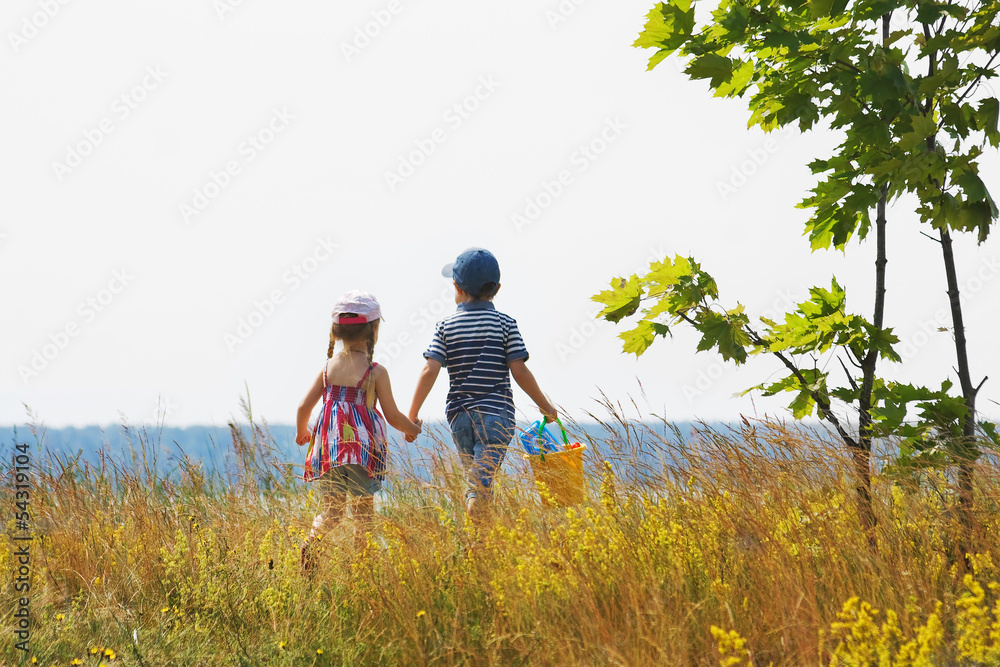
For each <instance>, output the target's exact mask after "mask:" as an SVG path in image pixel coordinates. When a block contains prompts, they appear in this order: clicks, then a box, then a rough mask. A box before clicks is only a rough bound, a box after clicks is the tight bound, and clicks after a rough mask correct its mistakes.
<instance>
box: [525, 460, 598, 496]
mask: <svg viewBox="0 0 1000 667" xmlns="http://www.w3.org/2000/svg"><path fill="white" fill-rule="evenodd" d="M586 449H587V445H580V446H579V447H576V448H574V449H565V450H563V451H561V452H549V453H548V454H546V455H545V459H544V460H543V459H542V457H541V455H538V454H536V455H529V454H524V458H526V459H527V460H528V463H530V464H531V472H532V473H533V474H534V475H535V482H536V483H538V482H541V483H543V484H545V486H546V487H547V488H548V491H549V493H548V494H545V493H542V494H541V496H542V504H543V505H545V506H546V507H569V506H570V505H579V504H580V503H582V502H583V499H584V498H585V497H586V495H587V487H586V482H585V481H584V479H583V452H584V451H586Z"/></svg>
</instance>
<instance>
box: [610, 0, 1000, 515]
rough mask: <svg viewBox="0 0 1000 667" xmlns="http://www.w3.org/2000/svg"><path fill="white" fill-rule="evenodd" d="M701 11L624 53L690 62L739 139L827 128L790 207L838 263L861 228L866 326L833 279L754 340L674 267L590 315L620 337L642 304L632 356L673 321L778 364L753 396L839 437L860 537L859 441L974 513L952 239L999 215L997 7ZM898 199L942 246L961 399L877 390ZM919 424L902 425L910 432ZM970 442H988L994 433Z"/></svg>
mask: <svg viewBox="0 0 1000 667" xmlns="http://www.w3.org/2000/svg"><path fill="white" fill-rule="evenodd" d="M696 9H697V7H696V4H695V2H693V1H692V0H671V2H666V3H658V4H657V5H656V6H655V7H654V8H653V10H652V11H650V13H649V15H648V17H647V22H646V25H645V29H644V30H643V31H642V33H640V35H639V38H638V39H637V40H636V42H635V46H637V47H644V48H655V49H656V52H655V53H654V54H653V56H652V57H651V58H650V61H649V68H650V69H652V68H653V67H655V66H656V65H657V64H658V63H660V62H661V61H662V60H663V59H664V58H666V57H668V56H670V55H672V54H678V55H679V56H682V57H688V58H689V61H688V63H687V69H686V70H685V71H686V73H687V74H688V76H689V77H690V78H691V79H705V80H707V81H708V83H709V86H710V87H711V89H712V90H713V91H714V94H715V95H716V96H722V97H746V98H748V106H749V111H750V120H749V123H748V126H749V127H753V126H758V127H760V128H762V129H763V130H764V131H770V130H772V129H774V128H777V127H782V126H785V125H789V124H795V125H797V126H798V128H799V129H800V130H802V131H807V130H809V129H811V128H813V127H815V126H817V125H818V124H823V125H826V126H828V127H830V128H832V129H834V130H836V131H839V132H840V133H842V136H843V142H842V143H841V144H840V145H839V146H838V147H837V149H836V150H835V152H834V154H833V155H831V156H829V157H828V158H826V159H817V160H815V161H814V162H812V163H811V164H810V165H809V166H810V168H811V170H812V172H813V173H814V174H816V175H818V176H819V180H818V183H817V184H816V187H815V188H813V190H812V194H811V195H810V196H808V197H806V198H805V199H804V200H803V201H802V203H801V204H800V207H802V208H805V209H808V210H809V211H810V217H809V219H808V221H807V222H806V231H807V232H808V235H809V239H810V243H811V247H812V249H813V250H814V251H815V250H819V249H829V248H835V249H838V250H845V248H846V246H847V244H848V242H849V241H850V240H851V239H852V238H858V239H860V240H864V239H866V238H867V237H868V235H869V233H870V232H871V231H872V228H873V226H874V231H875V237H876V238H875V241H876V248H877V253H876V255H877V258H876V263H875V277H874V292H875V303H874V308H873V312H872V317H871V320H870V321H869V320H866V319H865V318H862V317H861V316H859V315H852V314H849V313H848V311H847V308H846V294H845V292H844V290H843V289H842V288H841V287H840V285H839V284H838V283H837V281H836V279H834V280H832V282H831V285H830V287H829V288H819V287H814V288H812V289H811V290H810V299H809V300H808V301H806V302H804V303H802V304H799V305H798V307H797V308H796V310H795V311H794V312H791V313H788V314H787V315H786V316H785V319H784V321H783V322H775V321H770V320H762V322H761V325H751V322H750V318H749V317H748V316H747V315H746V314H745V312H744V310H743V308H742V306H739V305H737V306H736V307H734V308H728V309H727V308H726V307H725V306H723V304H722V303H721V301H720V300H719V295H718V289H717V286H716V283H715V280H714V279H713V278H712V277H711V275H709V274H708V273H707V272H705V271H703V270H702V269H701V266H700V265H699V264H698V263H697V262H695V261H694V259H693V258H682V257H676V258H675V259H674V260H670V259H669V258H667V259H666V260H665V261H664V262H662V263H655V264H653V265H652V266H651V267H650V271H649V272H648V273H647V274H646V275H643V276H640V275H634V276H631V277H630V278H627V279H617V280H615V281H612V284H611V289H610V290H608V291H605V292H602V293H601V294H599V295H597V296H596V297H594V298H595V300H597V301H599V302H601V303H603V304H604V305H605V309H604V310H603V311H602V313H601V315H602V316H604V317H606V318H608V319H610V320H612V321H616V322H618V321H621V320H622V319H623V318H625V317H628V316H630V315H633V314H634V313H636V311H637V310H639V309H640V307H642V306H643V304H644V303H645V304H646V307H644V308H643V310H642V313H641V316H640V318H639V319H638V322H637V323H636V324H635V326H634V327H633V328H632V329H631V330H629V331H626V332H624V333H622V334H621V337H622V338H623V339H624V341H625V345H624V349H625V351H626V352H633V353H635V354H636V355H640V354H642V352H643V351H644V350H645V349H646V348H647V347H648V346H649V345H650V344H651V343H652V342H653V340H654V339H655V338H656V337H657V336H666V335H669V333H670V327H672V326H675V325H677V324H681V323H686V324H688V325H691V326H693V327H694V328H695V329H696V330H698V331H699V332H700V333H701V335H702V339H701V343H700V344H699V346H698V349H699V350H710V349H715V350H717V351H718V352H719V353H721V354H722V356H723V358H724V359H727V360H732V361H734V362H736V363H742V362H744V361H745V360H746V358H747V355H748V354H762V353H766V354H769V355H771V356H772V357H773V358H775V359H776V360H778V361H779V362H780V363H781V365H782V366H783V367H784V369H785V371H786V375H785V376H784V377H781V378H780V379H779V380H777V381H775V382H771V383H767V384H764V385H761V386H760V387H758V388H759V389H762V390H763V391H764V393H765V394H769V395H770V394H775V393H778V392H782V391H790V392H793V393H794V398H793V400H792V402H791V404H790V406H789V407H790V408H791V410H792V412H793V415H794V416H795V417H796V418H802V417H806V416H809V415H812V414H818V415H819V416H820V418H822V419H823V420H825V421H827V422H828V423H830V424H831V425H832V426H833V427H834V428H835V429H836V430H837V432H838V433H839V434H840V436H841V437H842V438H843V439H844V442H845V443H846V444H847V446H848V447H849V449H850V451H851V452H852V454H853V457H854V461H855V464H856V468H857V472H858V479H859V483H858V487H857V491H858V499H859V512H860V515H861V520H862V523H863V524H864V525H865V527H866V528H868V529H870V528H872V527H874V515H873V512H872V510H871V499H870V460H869V459H870V454H871V448H872V440H873V438H875V437H877V436H878V435H882V434H886V433H892V434H898V435H901V436H902V437H903V438H904V439H903V443H902V447H901V456H900V458H901V460H902V461H904V462H908V463H920V464H927V463H935V462H936V463H941V462H943V461H950V462H952V463H957V464H958V466H959V478H960V484H959V486H960V489H961V494H960V497H961V499H962V504H963V506H964V507H965V508H966V509H969V508H970V506H971V502H972V495H971V493H972V477H971V471H972V463H973V462H974V461H975V459H976V457H977V456H978V453H979V450H978V446H977V444H976V411H975V398H976V393H977V392H978V390H979V387H980V386H981V383H980V384H979V385H974V384H973V381H972V370H971V366H970V364H969V361H968V355H967V352H966V344H965V329H964V325H963V321H962V310H961V301H960V294H959V288H958V281H957V272H956V267H955V257H954V251H953V247H952V238H951V234H952V232H974V233H976V235H977V239H978V241H979V242H980V243H982V242H983V241H984V240H985V239H986V238H987V236H988V234H989V232H990V229H991V226H992V223H993V220H994V219H995V218H996V217H997V207H996V205H995V204H994V202H993V199H992V197H991V196H990V193H989V191H988V189H987V187H986V185H985V184H984V183H983V181H982V179H981V178H980V177H979V168H978V159H979V157H980V155H981V154H982V153H983V151H984V149H985V148H986V146H987V144H988V145H989V146H991V147H993V148H996V147H997V146H998V145H1000V132H998V129H997V119H998V115H1000V114H998V111H1000V105H998V102H997V99H996V98H995V97H984V96H982V95H980V92H981V85H982V83H983V82H984V81H986V80H988V79H990V78H993V77H995V76H996V67H995V63H996V62H997V60H998V58H1000V27H998V26H997V17H998V9H1000V3H997V2H995V1H993V2H990V1H984V0H980V1H977V0H968V1H967V2H964V3H962V2H936V1H933V0H932V1H925V0H853V1H852V0H808V1H805V0H718V4H717V6H716V8H715V9H714V10H711V13H710V15H708V14H705V13H703V12H696ZM940 137H947V141H946V142H942V141H940V140H939V138H940ZM946 144H947V145H946ZM906 193H911V194H913V195H915V196H916V200H917V202H918V204H917V207H916V213H917V214H919V217H920V220H921V222H922V223H926V224H928V225H929V226H930V228H931V229H933V230H934V231H935V232H936V234H937V236H938V242H939V243H940V245H941V249H942V256H943V258H944V263H945V278H946V282H947V285H948V294H949V298H950V304H951V312H952V319H953V332H954V338H955V346H956V354H957V358H958V376H959V383H960V387H961V390H962V396H961V398H957V397H955V396H952V395H950V393H949V390H950V388H951V384H950V383H949V382H948V381H944V382H943V383H942V384H941V389H939V390H931V389H927V388H924V387H913V386H909V385H900V384H898V383H893V382H889V381H886V380H884V379H882V378H880V377H879V376H878V374H877V370H878V362H879V360H880V359H886V360H889V361H896V362H898V361H899V360H900V359H899V356H898V354H897V353H896V352H895V350H894V349H893V346H894V345H895V344H897V343H898V342H899V341H898V339H897V338H896V336H895V335H894V334H893V333H892V329H891V328H886V327H885V326H884V312H885V298H886V290H885V272H886V263H887V257H886V252H887V251H886V231H887V220H886V209H887V206H888V205H889V204H890V203H892V202H894V201H896V200H898V199H899V197H900V196H902V195H903V194H906ZM872 211H874V212H875V217H874V221H873V220H872ZM873 222H874V225H873ZM650 304H651V305H650ZM824 355H825V356H830V355H834V356H836V357H837V358H838V360H839V362H840V365H841V366H842V368H843V370H844V371H845V372H846V373H845V374H846V380H845V382H844V383H842V384H839V385H838V384H837V383H836V382H835V381H834V379H833V378H832V377H831V374H830V372H829V371H828V370H826V369H825V368H824V367H821V366H820V364H819V363H818V362H819V358H820V357H821V356H824ZM845 360H846V362H845ZM849 364H850V365H852V366H853V370H851V369H850V368H848V365H849ZM835 401H840V402H843V403H846V404H847V405H850V406H852V407H853V408H855V409H856V410H857V412H858V429H857V432H856V433H855V432H853V431H852V430H851V429H850V428H849V426H848V425H847V424H846V423H845V422H844V420H842V419H841V418H839V417H838V415H837V411H836V409H835ZM914 410H916V411H917V412H919V416H920V419H919V420H918V421H917V423H915V424H914V423H909V422H907V421H906V416H907V413H908V411H909V412H912V411H914ZM983 428H984V429H986V432H987V434H988V435H990V436H991V437H992V439H993V440H994V441H995V442H996V441H997V435H996V431H995V430H994V429H992V425H988V424H984V425H983Z"/></svg>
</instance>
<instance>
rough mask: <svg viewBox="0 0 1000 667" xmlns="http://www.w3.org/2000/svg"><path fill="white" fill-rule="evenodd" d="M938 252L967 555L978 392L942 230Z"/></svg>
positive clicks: (948, 247)
mask: <svg viewBox="0 0 1000 667" xmlns="http://www.w3.org/2000/svg"><path fill="white" fill-rule="evenodd" d="M940 235H941V252H942V254H943V255H944V268H945V275H946V277H947V280H948V301H949V303H950V305H951V320H952V326H953V328H954V332H955V352H956V354H957V356H958V381H959V384H960V385H961V387H962V397H963V398H965V407H966V410H967V412H966V414H965V416H964V417H963V418H962V439H961V441H960V442H958V443H956V446H955V453H956V459H957V463H958V506H959V511H960V514H961V518H962V525H963V528H964V533H965V535H964V542H965V545H964V548H965V550H966V553H968V550H969V547H970V546H971V539H972V527H973V521H972V508H973V490H972V469H973V466H974V465H975V463H976V459H978V458H979V448H978V447H977V446H976V394H977V393H978V392H979V388H978V387H975V386H973V384H972V371H971V370H970V368H969V355H968V351H967V346H966V342H965V321H964V320H963V318H962V300H961V295H960V293H959V290H958V274H957V271H956V270H955V253H954V250H953V249H952V243H951V233H950V232H949V231H948V228H947V227H943V228H942V229H941V232H940Z"/></svg>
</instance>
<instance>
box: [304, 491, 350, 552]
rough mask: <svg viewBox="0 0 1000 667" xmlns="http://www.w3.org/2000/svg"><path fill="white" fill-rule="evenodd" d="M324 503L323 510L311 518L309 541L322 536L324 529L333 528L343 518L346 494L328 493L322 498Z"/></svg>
mask: <svg viewBox="0 0 1000 667" xmlns="http://www.w3.org/2000/svg"><path fill="white" fill-rule="evenodd" d="M324 505H325V507H324V508H323V512H322V513H320V514H317V515H316V516H315V517H314V518H313V523H312V530H310V531H309V540H310V541H311V540H314V539H317V538H319V537H322V536H323V533H324V529H325V530H330V529H332V528H335V527H336V526H337V524H339V523H340V520H341V519H342V518H344V510H345V509H346V508H347V494H344V493H328V494H326V497H325V498H324ZM327 522H329V523H327Z"/></svg>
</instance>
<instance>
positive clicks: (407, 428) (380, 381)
mask: <svg viewBox="0 0 1000 667" xmlns="http://www.w3.org/2000/svg"><path fill="white" fill-rule="evenodd" d="M374 373H375V396H377V397H378V404H379V405H380V406H381V407H382V414H383V415H385V420H386V421H387V422H389V425H390V426H392V427H393V428H394V429H396V430H397V431H402V432H403V433H405V434H406V435H410V436H416V435H417V434H419V433H420V425H419V424H415V423H413V422H412V421H410V420H409V419H407V418H406V415H404V414H403V413H402V412H400V411H399V408H397V407H396V401H395V399H394V398H393V397H392V385H391V384H390V383H389V371H387V370H385V368H384V367H383V366H376V367H375V371H374Z"/></svg>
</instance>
